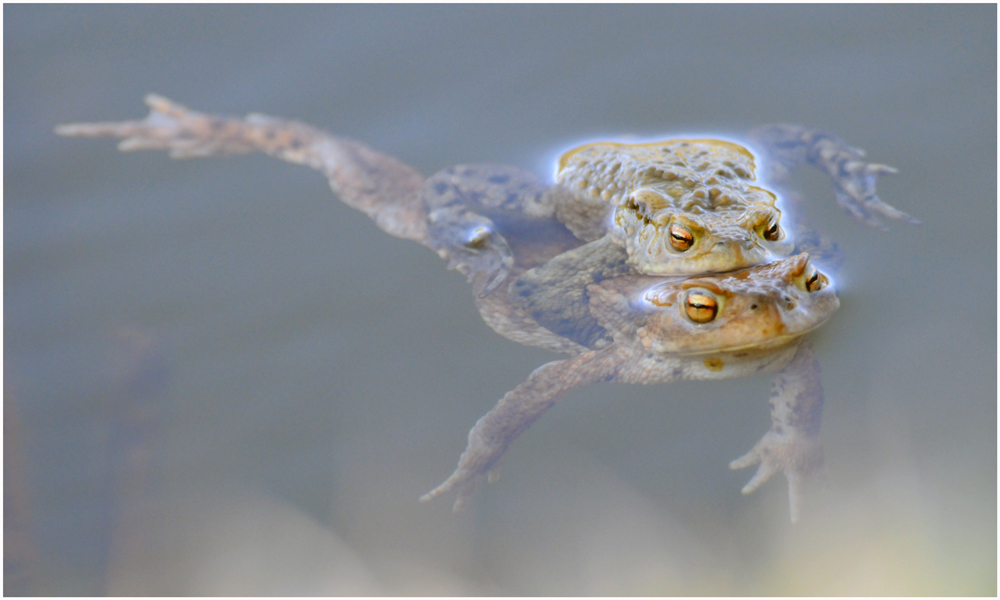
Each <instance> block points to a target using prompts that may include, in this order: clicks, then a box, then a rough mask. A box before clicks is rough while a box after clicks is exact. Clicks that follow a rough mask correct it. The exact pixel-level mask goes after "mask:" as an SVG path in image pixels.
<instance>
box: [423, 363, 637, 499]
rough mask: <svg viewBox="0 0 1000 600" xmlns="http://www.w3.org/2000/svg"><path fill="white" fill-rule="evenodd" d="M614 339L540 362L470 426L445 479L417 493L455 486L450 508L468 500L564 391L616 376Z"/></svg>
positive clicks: (493, 478) (432, 495) (444, 491)
mask: <svg viewBox="0 0 1000 600" xmlns="http://www.w3.org/2000/svg"><path fill="white" fill-rule="evenodd" d="M622 354H623V351H622V350H620V349H619V348H618V347H616V346H615V345H612V346H610V347H608V348H605V349H603V350H598V351H591V352H585V353H583V354H580V355H578V356H574V357H573V358H569V359H566V360H557V361H554V362H550V363H548V364H545V365H542V366H541V367H539V368H537V369H535V371H534V372H533V373H532V374H531V375H530V376H528V379H527V380H526V381H525V382H524V383H522V384H521V385H519V386H517V387H516V388H514V389H513V390H511V391H509V392H507V394H506V395H504V397H503V398H502V399H501V400H500V402H498V403H497V405H496V406H494V407H493V410H491V411H490V412H488V413H486V415H484V416H483V417H482V418H480V419H479V421H477V422H476V425H475V427H473V428H472V430H471V431H470V432H469V445H468V446H467V447H466V449H465V452H463V453H462V456H461V458H459V459H458V468H457V469H455V472H454V473H453V474H452V475H451V477H449V478H448V479H447V480H446V481H445V482H444V483H442V484H441V485H439V486H438V487H437V488H435V489H434V490H432V491H431V492H429V493H427V494H425V495H424V496H423V497H421V498H420V501H421V502H426V501H428V500H432V499H434V498H437V497H438V496H441V495H444V494H447V493H448V492H450V491H452V490H456V489H457V490H458V498H457V499H456V500H455V506H454V511H455V512H458V511H460V510H461V509H462V506H464V505H465V503H466V502H467V501H468V500H469V498H470V497H471V496H472V493H473V492H474V491H475V490H476V487H478V485H479V484H480V483H481V482H482V479H483V477H484V476H488V480H489V481H490V482H491V483H492V482H493V481H496V478H497V469H498V467H499V462H500V459H501V458H502V457H503V454H504V452H505V451H506V450H507V447H508V446H509V445H510V443H511V442H513V441H514V438H516V437H517V436H519V435H521V433H522V432H524V430H526V429H527V428H528V427H529V426H530V425H531V424H532V423H534V422H535V421H536V420H537V419H538V418H539V417H541V416H542V415H543V414H545V412H546V411H548V410H549V409H550V408H552V406H553V405H554V404H555V403H556V401H557V400H558V399H559V397H560V396H562V395H563V394H565V393H566V392H568V391H570V390H573V389H576V388H578V387H582V386H584V385H588V384H591V383H596V382H598V381H606V380H610V379H612V378H613V377H614V375H615V372H616V370H617V368H618V365H619V364H621V362H622V361H623V360H624V357H623V356H622Z"/></svg>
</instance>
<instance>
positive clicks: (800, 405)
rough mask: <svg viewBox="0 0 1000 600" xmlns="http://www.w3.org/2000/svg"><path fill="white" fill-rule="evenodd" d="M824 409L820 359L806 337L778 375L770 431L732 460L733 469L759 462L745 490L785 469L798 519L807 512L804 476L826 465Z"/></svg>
mask: <svg viewBox="0 0 1000 600" xmlns="http://www.w3.org/2000/svg"><path fill="white" fill-rule="evenodd" d="M822 410H823V387H822V385H821V384H820V371H819V363H818V362H817V361H816V358H815V356H813V353H812V350H811V349H810V348H809V346H808V345H807V343H803V344H802V345H800V346H799V348H798V351H797V352H796V353H795V356H794V357H793V358H792V360H791V362H789V363H788V365H786V366H785V368H784V369H782V370H781V371H780V372H779V373H778V374H777V375H776V376H775V378H774V385H773V387H772V390H771V429H770V431H768V432H767V433H766V434H764V437H763V438H761V440H760V441H759V442H757V444H756V445H755V446H754V447H753V449H752V450H750V452H748V453H746V454H745V455H743V456H741V457H740V458H738V459H736V460H734V461H733V462H731V463H729V468H730V469H743V468H746V467H749V466H752V465H755V464H760V467H759V468H758V469H757V472H756V473H755V474H754V476H753V477H752V478H751V479H750V481H749V482H747V484H746V485H745V486H744V487H743V490H742V492H743V493H744V494H750V493H752V492H753V491H754V490H756V489H757V488H759V487H760V486H761V485H762V484H763V483H764V482H765V481H767V480H768V479H770V477H771V476H772V475H774V474H775V473H778V472H784V473H785V478H786V479H787V480H788V499H789V505H790V510H791V519H792V522H793V523H795V522H796V521H798V519H799V515H800V514H801V512H802V489H803V483H804V480H805V478H806V477H808V476H809V475H811V474H813V473H815V472H816V471H818V470H819V469H820V468H821V467H822V465H823V446H822V443H821V442H820V437H819V429H820V418H821V414H822Z"/></svg>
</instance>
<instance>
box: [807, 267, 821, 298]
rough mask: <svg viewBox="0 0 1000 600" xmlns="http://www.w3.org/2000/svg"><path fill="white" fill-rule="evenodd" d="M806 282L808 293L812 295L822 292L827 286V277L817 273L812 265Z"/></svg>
mask: <svg viewBox="0 0 1000 600" xmlns="http://www.w3.org/2000/svg"><path fill="white" fill-rule="evenodd" d="M805 281H806V291H807V292H809V293H810V294H811V293H813V292H818V291H820V290H821V289H823V287H824V286H825V285H826V277H823V274H822V273H820V272H819V271H817V270H816V268H815V267H813V266H812V265H810V266H809V271H808V272H807V273H806V280H805Z"/></svg>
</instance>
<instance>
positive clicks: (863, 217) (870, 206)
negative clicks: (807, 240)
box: [750, 124, 920, 229]
mask: <svg viewBox="0 0 1000 600" xmlns="http://www.w3.org/2000/svg"><path fill="white" fill-rule="evenodd" d="M750 138H751V139H752V140H753V141H754V143H755V144H756V145H757V146H758V148H760V149H761V150H763V151H764V152H765V153H766V154H767V157H768V158H769V159H770V172H769V173H768V177H769V178H770V179H771V180H772V182H774V183H779V184H780V183H782V182H784V181H785V180H787V179H788V176H789V174H790V173H791V171H792V170H794V169H796V168H798V167H799V166H801V165H802V164H803V163H806V162H808V163H810V164H812V165H813V166H815V167H816V168H818V169H820V170H822V171H824V172H825V173H826V174H827V175H829V176H830V179H831V180H832V181H833V185H834V187H835V188H836V194H837V203H838V204H840V206H842V207H843V208H844V210H846V211H847V212H848V213H850V214H851V216H853V217H854V218H856V219H858V220H859V221H863V222H865V223H867V224H868V225H871V226H872V227H876V228H878V229H885V226H884V225H883V224H882V222H881V221H880V220H879V217H885V218H887V219H892V220H894V221H902V222H904V223H909V224H911V225H919V224H920V221H918V220H917V219H914V218H913V217H911V216H910V215H908V214H906V213H904V212H903V211H901V210H897V209H896V208H894V207H892V206H890V205H888V204H886V203H885V202H883V201H882V200H880V199H879V197H878V195H877V194H876V193H875V182H876V180H877V179H878V178H879V177H881V176H882V175H887V174H892V173H895V172H896V169H893V168H892V167H888V166H886V165H881V164H878V163H871V162H867V161H865V160H864V156H865V153H864V152H863V151H861V150H858V149H857V148H852V147H851V146H848V145H847V143H845V142H844V141H843V140H841V139H840V138H837V137H835V136H832V135H830V134H828V133H823V132H820V131H816V130H812V129H807V128H805V127H801V126H798V125H786V124H775V125H764V126H763V127H758V128H757V129H754V130H753V131H751V132H750Z"/></svg>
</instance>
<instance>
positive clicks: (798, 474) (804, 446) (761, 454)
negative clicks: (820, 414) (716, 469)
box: [729, 430, 823, 523]
mask: <svg viewBox="0 0 1000 600" xmlns="http://www.w3.org/2000/svg"><path fill="white" fill-rule="evenodd" d="M758 463H759V464H760V467H759V468H758V469H757V472H756V473H754V476H753V477H751V478H750V481H748V482H747V484H746V485H745V486H743V489H742V490H741V492H742V493H743V494H750V493H753V491H754V490H756V489H757V488H759V487H760V486H761V485H763V484H764V482H766V481H767V480H768V479H770V478H771V476H772V475H774V474H775V473H777V472H779V471H784V473H785V478H786V479H787V480H788V500H789V506H790V509H791V519H792V523H796V522H798V520H799V515H800V514H801V513H802V491H803V484H804V483H805V478H806V477H807V476H809V475H811V474H812V473H815V472H816V471H818V470H819V469H820V468H822V466H823V446H822V444H821V443H820V441H819V439H818V438H814V439H809V438H806V437H804V436H802V435H796V434H789V433H787V432H786V433H778V432H775V431H774V430H771V431H768V432H767V433H766V434H765V435H764V437H763V438H761V440H760V441H759V442H757V445H756V446H754V447H753V449H752V450H750V452H747V453H746V454H744V455H743V456H741V457H740V458H737V459H736V460H734V461H733V462H731V463H729V468H730V469H744V468H746V467H749V466H752V465H755V464H758Z"/></svg>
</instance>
